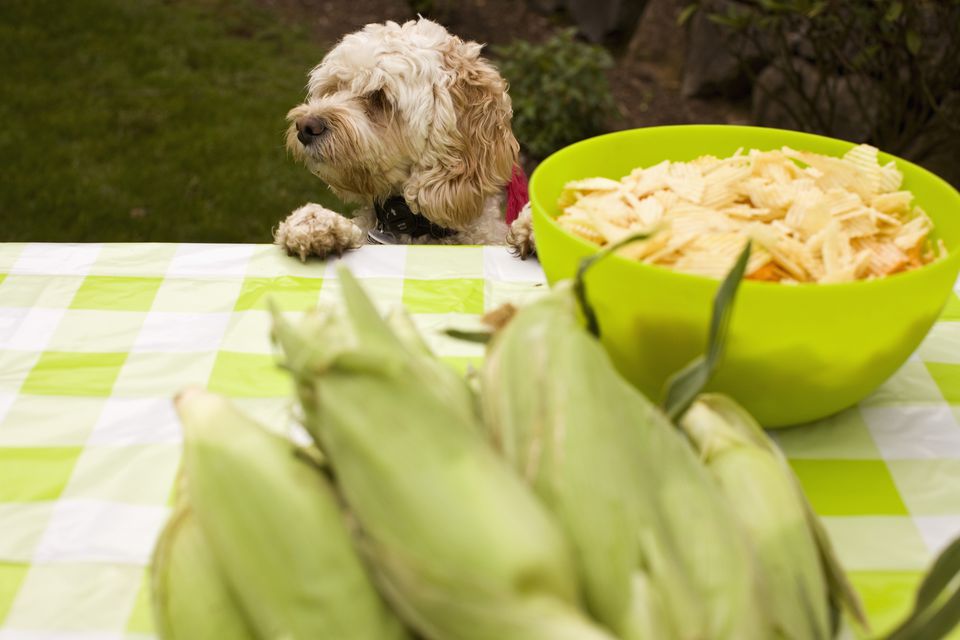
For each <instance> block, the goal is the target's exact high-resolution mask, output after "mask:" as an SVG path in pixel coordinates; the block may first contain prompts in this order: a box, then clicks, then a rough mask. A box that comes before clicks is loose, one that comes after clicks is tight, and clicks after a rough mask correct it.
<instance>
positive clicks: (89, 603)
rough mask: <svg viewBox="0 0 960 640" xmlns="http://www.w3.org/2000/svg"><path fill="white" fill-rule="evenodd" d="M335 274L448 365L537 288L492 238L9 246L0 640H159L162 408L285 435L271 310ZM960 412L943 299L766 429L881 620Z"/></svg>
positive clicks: (536, 280) (917, 549)
mask: <svg viewBox="0 0 960 640" xmlns="http://www.w3.org/2000/svg"><path fill="white" fill-rule="evenodd" d="M337 264H345V265H346V266H348V267H349V268H350V269H351V270H352V271H353V273H354V274H355V275H356V276H357V277H358V278H360V279H361V281H362V283H363V284H364V286H365V287H366V288H367V290H368V291H369V292H370V294H371V295H372V297H373V298H374V299H375V301H376V303H377V304H378V305H379V306H381V307H383V308H384V309H386V308H389V307H390V306H392V305H397V304H403V305H404V306H405V307H406V308H407V309H408V311H409V312H410V313H411V314H412V316H413V318H414V320H415V322H416V324H417V325H418V326H419V327H420V328H421V329H422V330H423V331H424V332H425V333H426V337H427V340H428V342H429V344H430V345H431V347H433V349H434V350H435V351H436V353H437V354H438V355H440V356H441V357H442V358H443V359H444V360H446V361H447V362H449V363H451V364H452V365H454V366H455V367H458V368H460V369H465V368H466V367H467V365H468V364H469V363H477V362H479V360H480V358H481V357H482V348H481V347H479V346H478V345H475V344H471V343H467V342H460V341H456V340H453V339H451V338H448V337H446V336H444V335H443V334H442V330H443V329H444V328H447V327H450V326H457V327H462V328H463V327H466V328H469V327H471V326H476V323H477V322H478V319H479V316H480V315H481V314H482V313H483V312H484V311H486V310H489V309H491V308H494V307H496V306H498V305H499V304H501V303H503V302H506V301H514V302H518V301H520V302H522V301H523V300H524V299H528V298H529V297H532V296H536V295H538V294H539V293H540V292H542V291H543V290H544V286H545V285H544V278H543V273H542V271H541V270H540V267H539V265H538V264H537V263H536V261H526V262H521V261H519V260H517V259H515V258H513V257H511V256H510V255H509V254H508V253H507V252H506V250H505V249H503V248H500V247H441V246H409V247H408V246H370V247H364V248H362V249H360V250H358V251H356V252H353V253H350V254H348V255H346V256H345V257H343V258H342V259H339V260H331V261H328V262H319V261H314V262H309V263H307V264H302V263H300V262H299V261H298V260H296V259H293V258H288V257H287V256H285V255H283V254H282V253H281V252H280V251H278V250H277V249H276V248H275V247H273V246H270V245H226V244H0V640H9V639H12V638H17V639H31V638H36V639H41V638H42V639H44V640H49V639H53V638H56V639H61V638H62V639H64V640H68V639H76V640H80V639H83V640H108V639H109V640H117V639H121V638H124V639H133V638H142V639H145V638H151V637H155V631H154V626H153V623H152V619H151V614H150V600H149V581H148V575H149V573H148V567H149V562H150V554H151V550H152V548H153V544H154V541H155V540H156V537H157V534H158V533H159V531H160V529H161V527H162V526H163V523H164V521H165V520H166V518H167V516H168V514H169V512H170V507H171V504H172V497H173V486H174V478H175V475H176V473H177V469H178V465H179V462H180V446H181V433H180V427H179V423H178V421H177V418H176V415H175V413H174V411H173V407H172V402H171V400H172V398H173V396H174V395H175V394H176V393H177V392H178V391H179V390H181V389H183V388H184V387H185V386H187V385H189V384H200V385H204V386H206V387H208V388H210V389H211V390H213V391H216V392H219V393H222V394H225V395H227V396H229V397H231V398H233V399H234V400H235V401H236V403H237V404H238V405H239V406H240V407H241V408H242V409H243V410H244V411H246V412H248V413H250V414H251V415H252V416H254V417H255V418H257V419H258V420H260V421H262V422H264V423H265V424H268V425H270V426H272V427H274V428H278V429H280V430H284V429H287V428H288V427H291V426H292V423H293V418H292V416H291V411H290V408H291V398H292V387H291V383H290V381H289V380H288V378H287V375H286V374H285V373H284V372H282V371H281V370H279V369H278V368H277V367H276V366H275V354H274V351H273V348H272V346H271V343H270V340H269V327H270V318H269V313H268V311H267V306H266V300H267V299H268V298H271V299H273V300H274V301H275V303H276V304H277V305H278V306H279V307H280V309H281V310H283V311H285V312H290V313H296V312H301V311H304V310H307V309H311V308H314V307H316V306H317V305H318V304H321V303H324V302H326V301H330V302H336V301H337V300H338V285H337V281H336V273H335V266H336V265H337ZM906 303H907V301H905V304H906ZM705 330H706V328H705ZM958 420H960V300H958V299H957V297H956V294H954V295H953V296H952V297H951V300H950V302H949V304H948V305H947V307H946V309H945V310H944V313H943V316H942V317H941V319H940V321H939V322H938V323H937V324H936V326H935V327H934V328H933V330H932V332H931V333H930V335H929V336H928V337H927V339H926V340H925V341H924V343H923V344H922V346H921V347H920V348H919V349H918V351H917V352H916V353H915V354H914V355H913V356H912V357H911V358H910V360H909V361H908V362H907V363H906V364H905V365H904V366H903V367H902V368H901V369H900V370H899V371H898V372H897V373H896V374H895V375H894V376H893V377H892V378H890V380H888V381H887V382H886V383H885V384H884V385H883V386H882V387H881V388H880V389H879V390H877V391H876V392H875V393H874V394H873V395H872V396H870V397H869V398H868V399H866V400H865V401H863V402H862V403H861V404H860V405H859V406H857V407H854V408H851V409H849V410H847V411H844V412H843V413H841V414H839V415H836V416H833V417H831V418H828V419H826V420H822V421H820V422H817V423H815V424H811V425H805V426H802V427H798V428H793V429H789V430H782V431H778V432H776V434H775V435H776V439H777V442H778V444H779V445H780V446H781V447H782V449H783V450H784V452H785V453H786V454H787V456H788V458H789V460H790V462H791V464H792V466H793V468H794V470H795V471H796V473H797V475H798V476H799V478H800V481H801V483H802V485H803V488H804V489H805V491H806V493H807V495H808V497H809V498H810V500H811V502H812V504H813V506H814V508H815V509H816V511H817V512H818V513H819V514H820V516H821V517H822V519H823V522H824V524H825V525H826V528H827V530H828V531H829V533H830V535H831V536H832V538H833V540H834V543H835V545H836V546H837V548H838V551H839V554H840V557H841V560H842V562H843V564H844V565H845V566H846V568H847V569H848V570H849V571H850V574H851V577H852V579H853V581H854V583H855V585H856V586H857V588H858V589H859V591H860V593H861V595H862V596H863V598H864V600H865V603H866V605H867V608H868V611H869V613H870V614H871V616H872V619H873V622H874V625H875V628H876V629H884V628H886V627H888V626H889V625H890V624H892V623H893V622H894V621H895V620H896V619H897V618H898V617H899V616H901V615H903V614H904V613H905V612H906V611H907V610H908V608H909V607H910V604H911V601H912V597H913V593H914V590H915V588H916V585H917V584H918V580H919V578H920V575H921V573H922V571H923V570H924V569H925V567H926V566H927V565H928V563H929V562H930V560H931V559H932V557H933V556H934V555H935V554H936V552H937V551H938V550H939V549H941V548H942V547H943V545H944V544H945V543H946V542H948V541H949V540H951V539H952V538H953V537H955V536H956V535H958V534H960V423H958Z"/></svg>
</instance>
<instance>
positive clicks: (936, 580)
mask: <svg viewBox="0 0 960 640" xmlns="http://www.w3.org/2000/svg"><path fill="white" fill-rule="evenodd" d="M958 577H960V538H957V539H956V540H954V541H953V542H951V543H950V544H949V545H948V546H947V548H946V549H944V550H943V551H942V552H940V555H939V556H937V559H936V561H934V563H933V566H932V567H931V568H930V571H929V572H928V573H927V576H926V577H925V578H924V579H923V582H922V583H921V584H920V588H919V589H918V590H917V598H916V603H915V605H914V608H913V611H912V612H911V614H910V615H909V616H908V617H907V619H906V620H904V621H903V622H902V623H901V624H900V626H899V627H897V628H896V629H895V630H894V631H893V632H892V633H891V634H890V635H889V636H887V640H915V639H921V638H923V639H925V638H943V637H946V635H947V634H948V633H949V632H950V631H951V630H952V629H953V628H954V627H956V625H957V623H958V622H960V580H958ZM938 603H939V604H938Z"/></svg>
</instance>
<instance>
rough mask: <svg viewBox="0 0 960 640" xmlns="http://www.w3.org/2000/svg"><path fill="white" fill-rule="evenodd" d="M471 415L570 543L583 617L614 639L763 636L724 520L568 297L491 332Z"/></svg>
mask: <svg viewBox="0 0 960 640" xmlns="http://www.w3.org/2000/svg"><path fill="white" fill-rule="evenodd" d="M482 407H483V415H484V420H485V424H486V427H487V429H488V430H489V433H490V438H491V440H492V442H493V443H494V444H495V446H496V447H497V448H499V449H500V451H501V452H502V453H503V455H504V457H506V458H507V459H508V460H509V461H510V462H511V463H512V464H513V466H514V468H515V469H516V470H517V471H518V472H519V473H520V474H521V475H522V476H523V477H524V478H526V479H527V480H528V481H529V482H530V484H531V485H532V486H533V487H534V489H535V490H536V492H537V495H538V496H539V497H540V498H541V499H542V500H543V501H544V502H545V503H546V504H547V505H548V506H549V508H550V509H551V510H552V511H553V513H554V514H555V515H556V517H557V519H558V520H559V521H560V522H561V524H562V526H563V527H564V530H565V532H566V534H567V536H568V538H569V539H570V540H571V542H572V544H573V546H574V548H575V551H576V559H577V566H578V571H579V574H580V577H581V580H582V581H583V583H584V586H585V594H586V600H587V604H588V608H589V610H590V612H591V613H592V614H593V615H594V616H596V617H597V618H598V619H599V620H601V621H602V622H603V623H604V624H606V625H607V626H609V627H610V628H611V629H613V630H615V631H616V632H617V633H619V634H621V635H622V636H623V637H627V638H642V637H650V636H648V635H647V632H646V630H648V629H651V628H653V629H658V630H660V631H661V633H659V634H657V635H656V636H655V637H677V638H738V639H743V638H759V637H763V630H764V627H763V623H762V619H763V616H762V613H761V611H760V608H759V607H758V606H757V604H756V603H757V596H758V593H757V584H756V580H755V575H754V572H753V565H752V560H751V557H750V554H749V550H748V549H747V547H746V545H745V543H744V541H743V540H742V539H741V538H740V536H739V533H738V532H737V531H736V530H734V529H733V528H732V527H730V526H729V525H730V523H731V522H732V519H733V515H732V513H731V512H730V511H729V509H728V508H727V507H726V505H725V504H724V503H723V500H722V496H721V495H720V493H719V491H718V490H717V488H716V486H715V485H714V483H713V481H712V480H711V479H710V478H709V476H708V475H707V474H706V472H705V470H704V469H703V468H702V466H701V465H700V464H699V462H698V461H697V459H696V457H695V456H694V454H693V452H692V450H691V449H690V447H689V446H688V445H687V443H686V442H684V440H683V438H682V436H681V435H680V434H678V433H677V432H676V431H675V429H674V428H673V426H672V425H671V424H670V423H669V421H668V420H667V419H666V417H665V416H664V415H663V414H662V413H660V412H659V410H657V409H656V408H655V407H654V406H653V405H651V404H650V403H649V401H647V400H646V398H644V397H643V396H642V394H640V393H639V392H638V391H636V390H635V389H633V388H632V387H630V386H629V385H628V384H627V383H626V382H625V381H624V380H623V379H622V378H620V376H619V375H618V374H617V373H616V371H615V370H614V369H613V367H612V366H611V364H610V362H609V359H608V357H607V355H606V353H605V352H604V350H603V348H602V347H601V346H600V344H599V343H598V342H597V341H596V340H594V339H593V338H592V337H590V336H589V335H588V334H587V332H586V331H584V329H583V328H582V327H580V326H579V324H578V321H577V316H576V307H575V300H574V298H573V292H572V291H571V290H570V289H569V288H566V287H564V286H558V287H557V288H555V290H554V291H553V292H552V293H551V294H550V295H549V296H546V297H544V298H542V299H540V300H539V301H537V302H535V303H533V304H531V305H529V306H527V307H525V308H523V309H521V310H520V311H519V312H518V313H517V315H516V317H514V318H513V320H512V321H511V322H510V324H508V325H507V326H506V327H505V328H504V329H503V330H502V331H501V332H500V333H499V334H498V335H497V337H496V338H495V340H494V342H493V343H492V344H491V348H490V350H489V353H488V355H487V360H486V362H485V364H484V370H483V393H482ZM691 514H696V517H695V518H692V517H691ZM692 521H695V522H696V523H697V526H696V527H691V522H692ZM668 628H669V629H670V631H669V632H666V631H665V630H666V629H668Z"/></svg>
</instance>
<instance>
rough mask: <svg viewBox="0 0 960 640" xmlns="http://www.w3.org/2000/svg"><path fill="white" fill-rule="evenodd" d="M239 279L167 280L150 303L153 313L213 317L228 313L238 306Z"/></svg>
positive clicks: (240, 281) (241, 281)
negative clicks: (219, 313)
mask: <svg viewBox="0 0 960 640" xmlns="http://www.w3.org/2000/svg"><path fill="white" fill-rule="evenodd" d="M242 284H243V280H242V279H240V278H218V279H189V278H167V279H166V280H164V281H163V284H161V285H160V289H159V290H158V291H157V297H156V298H154V301H153V307H152V310H153V311H179V312H183V313H216V312H218V311H230V310H231V309H233V307H234V305H236V303H237V296H239V295H240V287H241V285H242Z"/></svg>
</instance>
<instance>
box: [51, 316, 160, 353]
mask: <svg viewBox="0 0 960 640" xmlns="http://www.w3.org/2000/svg"><path fill="white" fill-rule="evenodd" d="M146 318H147V313H146V312H143V311H113V312H110V311H102V310H89V309H68V310H67V311H65V312H64V314H63V318H61V320H60V323H59V324H58V325H57V329H56V331H54V333H53V335H52V336H51V337H50V342H49V343H48V344H47V347H46V348H47V349H48V350H50V351H72V352H81V351H94V352H111V353H120V352H121V351H130V350H131V349H132V348H133V345H134V343H135V342H136V341H137V336H138V335H139V334H140V329H141V328H142V327H143V323H144V321H145V320H146Z"/></svg>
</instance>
